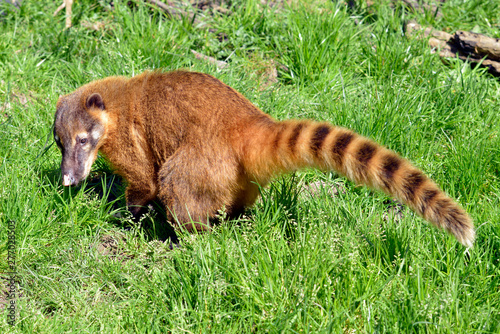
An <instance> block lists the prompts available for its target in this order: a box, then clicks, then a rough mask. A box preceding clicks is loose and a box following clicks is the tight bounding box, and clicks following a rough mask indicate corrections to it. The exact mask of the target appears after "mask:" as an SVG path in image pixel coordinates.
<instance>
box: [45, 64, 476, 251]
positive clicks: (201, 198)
mask: <svg viewBox="0 0 500 334" xmlns="http://www.w3.org/2000/svg"><path fill="white" fill-rule="evenodd" d="M54 139H55V140H56V142H57V145H58V146H59V148H60V149H61V152H62V156H63V158H62V163H61V171H62V178H63V184H64V185H65V186H70V185H74V184H77V183H78V182H79V181H80V180H82V179H83V178H84V177H86V176H87V175H88V173H89V171H90V168H91V165H92V163H93V162H94V160H95V158H96V155H97V152H98V151H100V152H101V153H102V154H103V155H104V156H105V157H106V158H107V159H108V160H109V161H110V162H111V164H112V166H113V167H114V168H115V170H116V172H117V173H118V174H120V175H122V176H123V177H124V178H125V179H126V180H127V184H128V185H127V189H126V193H125V196H126V199H127V206H128V207H129V209H130V210H131V212H132V214H133V215H134V216H137V215H138V214H139V209H138V208H140V207H141V206H144V205H146V204H147V203H148V202H150V201H153V200H155V199H159V200H160V201H161V202H162V203H163V205H164V206H165V211H166V212H167V216H168V217H167V218H168V219H169V220H170V222H171V223H173V224H174V225H182V226H184V227H186V228H187V229H190V230H209V229H210V223H211V219H212V218H214V217H215V216H216V214H217V212H218V210H220V209H221V208H226V212H227V213H228V215H229V216H237V215H238V214H239V213H241V212H242V211H243V210H244V208H245V207H248V206H250V205H252V204H253V203H254V202H255V200H256V198H257V196H258V195H259V186H265V185H266V184H267V183H268V182H269V181H270V180H271V179H272V178H273V177H275V176H277V175H279V174H282V173H286V172H291V171H295V170H298V169H301V168H305V167H316V168H320V169H322V170H333V171H337V172H338V173H340V174H342V175H344V176H346V177H348V178H349V179H351V180H353V181H355V182H357V183H360V184H364V185H367V186H370V187H372V188H375V189H378V190H381V191H384V192H386V193H387V194H389V195H391V196H393V197H396V198H398V199H399V200H400V201H401V202H403V203H405V204H406V205H408V206H409V207H410V208H412V209H413V210H414V211H415V212H416V213H418V214H419V215H421V216H422V217H423V218H425V219H427V220H428V221H429V222H431V223H433V224H434V225H435V226H437V227H439V228H442V229H444V230H446V231H448V232H449V233H451V234H452V235H454V236H455V237H456V238H457V240H458V241H460V242H461V243H462V244H463V245H465V246H468V247H470V246H472V244H473V241H474V236H475V232H474V226H473V222H472V220H471V218H470V217H469V216H468V215H467V213H466V212H465V211H464V210H463V209H462V208H461V207H460V206H459V205H458V204H457V203H456V202H455V201H454V200H452V199H451V198H450V197H448V196H447V195H446V194H445V193H444V192H443V191H442V190H441V189H440V188H439V187H438V186H437V185H436V184H435V183H434V182H433V181H432V180H431V179H429V178H428V177H427V176H426V175H425V174H424V173H423V172H422V171H420V170H419V169H417V168H416V167H414V166H413V165H411V163H410V162H409V161H407V160H405V159H403V158H401V157H400V156H398V155H397V154H396V153H394V152H392V151H390V150H388V149H386V148H384V147H382V146H380V145H379V144H377V143H375V142H373V141H371V140H369V139H368V138H365V137H363V136H360V135H358V134H356V133H354V132H353V131H351V130H348V129H345V128H342V127H337V126H334V125H331V124H328V123H324V122H315V121H310V120H289V121H282V122H279V121H276V120H274V119H272V118H271V117H270V116H269V115H267V114H265V113H263V112H262V111H261V110H259V109H258V108H257V107H255V106H254V105H253V104H252V103H250V101H248V100H247V99H246V98H245V97H243V96H242V95H241V94H240V93H238V92H236V91H235V90H234V89H232V88H231V87H229V86H227V85H225V84H223V83H222V82H220V81H219V80H217V79H216V78H214V77H212V76H209V75H206V74H202V73H192V72H185V71H176V72H171V73H163V72H144V73H142V74H140V75H138V76H136V77H133V78H130V79H128V78H125V77H110V78H105V79H103V80H98V81H95V82H91V83H89V84H87V85H84V86H82V87H80V88H79V89H77V90H76V91H75V92H73V93H71V94H69V95H66V96H63V97H61V98H60V99H59V101H58V103H57V112H56V116H55V124H54Z"/></svg>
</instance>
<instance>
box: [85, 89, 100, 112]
mask: <svg viewBox="0 0 500 334" xmlns="http://www.w3.org/2000/svg"><path fill="white" fill-rule="evenodd" d="M90 108H99V109H101V110H104V101H103V100H102V96H101V95H100V94H99V93H94V94H91V95H90V96H89V97H88V98H87V109H90Z"/></svg>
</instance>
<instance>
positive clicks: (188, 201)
mask: <svg viewBox="0 0 500 334" xmlns="http://www.w3.org/2000/svg"><path fill="white" fill-rule="evenodd" d="M237 170H238V169H237V164H236V162H235V159H234V156H232V155H231V154H230V153H229V152H225V151H224V149H220V150H213V149H206V148H203V149H201V148H199V147H184V148H180V149H178V150H177V151H176V153H175V154H174V155H172V156H171V157H170V158H169V159H168V160H167V161H166V162H165V163H164V165H163V166H162V167H161V169H160V172H159V175H158V181H159V192H158V198H159V199H160V200H161V202H162V203H163V205H164V206H165V210H166V213H167V217H168V219H169V220H170V222H171V223H172V224H174V225H177V226H182V227H184V228H186V229H187V230H188V231H195V230H197V231H206V230H209V229H210V221H211V219H212V218H214V217H215V215H216V213H217V211H218V210H220V209H222V208H223V207H224V206H225V205H229V204H230V203H231V202H232V198H233V197H234V195H233V193H234V191H233V190H234V189H235V186H236V184H237V182H236V181H237V176H238V172H237Z"/></svg>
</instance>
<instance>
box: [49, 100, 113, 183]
mask: <svg viewBox="0 0 500 334" xmlns="http://www.w3.org/2000/svg"><path fill="white" fill-rule="evenodd" d="M104 112H105V106H104V102H103V99H102V97H101V95H99V94H98V93H92V94H90V95H89V94H85V93H84V92H80V91H76V92H74V93H72V94H69V95H66V96H62V97H60V98H59V101H58V102H57V111H56V116H55V121H54V140H55V142H56V144H57V146H58V147H59V149H60V150H61V153H62V162H61V174H62V179H63V185H64V186H73V185H77V184H78V183H79V182H80V181H81V180H83V179H85V178H86V177H87V176H88V175H89V172H90V168H91V167H92V164H93V163H94V161H95V159H96V157H97V151H98V150H99V147H100V146H101V145H100V141H101V140H102V138H103V135H104V132H105V126H104V124H103V122H102V117H99V115H102V114H104Z"/></svg>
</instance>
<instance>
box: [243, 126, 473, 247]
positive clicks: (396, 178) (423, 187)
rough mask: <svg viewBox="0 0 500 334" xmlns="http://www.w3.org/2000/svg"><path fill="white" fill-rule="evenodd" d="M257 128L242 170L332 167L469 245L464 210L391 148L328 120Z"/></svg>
mask: <svg viewBox="0 0 500 334" xmlns="http://www.w3.org/2000/svg"><path fill="white" fill-rule="evenodd" d="M263 128H264V130H262V129H263ZM257 129H259V128H256V129H254V130H253V131H254V132H253V135H252V137H253V139H252V140H251V142H250V143H248V144H247V145H248V146H247V147H249V149H248V150H247V153H248V154H249V159H248V160H247V161H249V162H251V163H249V164H248V165H247V166H248V167H249V168H247V170H248V171H249V173H250V174H252V175H254V176H255V177H256V178H257V180H268V179H269V178H270V177H272V176H273V175H276V174H279V173H286V172H291V171H295V170H298V169H301V168H304V167H316V168H320V169H322V170H334V171H336V172H338V173H340V174H342V175H344V176H346V177H347V178H349V179H351V180H353V181H354V182H356V183H358V184H363V185H366V186H369V187H371V188H374V189H378V190H382V191H383V192H385V193H387V194H389V195H390V196H393V197H395V198H397V199H398V200H400V201H401V202H403V203H405V204H406V205H408V206H409V207H410V208H411V209H413V210H414V211H415V212H416V213H417V214H419V215H420V216H422V217H423V218H424V219H426V220H427V221H429V222H431V223H432V224H433V225H435V226H436V227H438V228H442V229H444V230H446V231H448V232H449V233H450V234H452V235H453V236H454V237H455V238H456V239H457V240H458V241H459V242H460V243H461V244H463V245H464V246H466V247H472V245H473V242H474V238H475V232H474V224H473V222H472V219H471V218H470V217H469V215H468V214H467V213H466V212H465V211H464V210H463V209H462V208H461V207H460V205H459V204H458V203H456V202H455V201H454V200H452V199H451V198H450V197H448V196H447V195H446V194H445V193H444V192H443V191H442V190H441V189H440V188H439V187H438V186H437V185H436V184H435V183H434V182H433V181H432V180H431V179H430V178H429V177H427V176H426V175H425V174H424V173H423V172H422V171H420V170H419V169H417V168H416V167H414V166H412V165H411V164H410V162H408V161H407V160H405V159H403V158H401V157H400V156H399V155H397V154H396V153H394V152H392V151H390V150H388V149H386V148H384V147H382V146H380V145H379V144H377V143H375V142H374V141H372V140H370V139H368V138H365V137H363V136H361V135H358V134H356V133H354V132H353V131H351V130H348V129H345V128H342V127H337V126H333V125H331V124H328V123H320V122H314V121H307V120H305V121H297V120H290V121H283V122H275V123H272V125H269V123H268V125H267V127H260V129H261V130H260V131H261V132H262V131H263V133H260V134H261V135H257V136H256V133H257V132H259V131H258V130H257ZM277 171H278V172H279V173H276V172H277ZM264 183H265V182H264Z"/></svg>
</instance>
